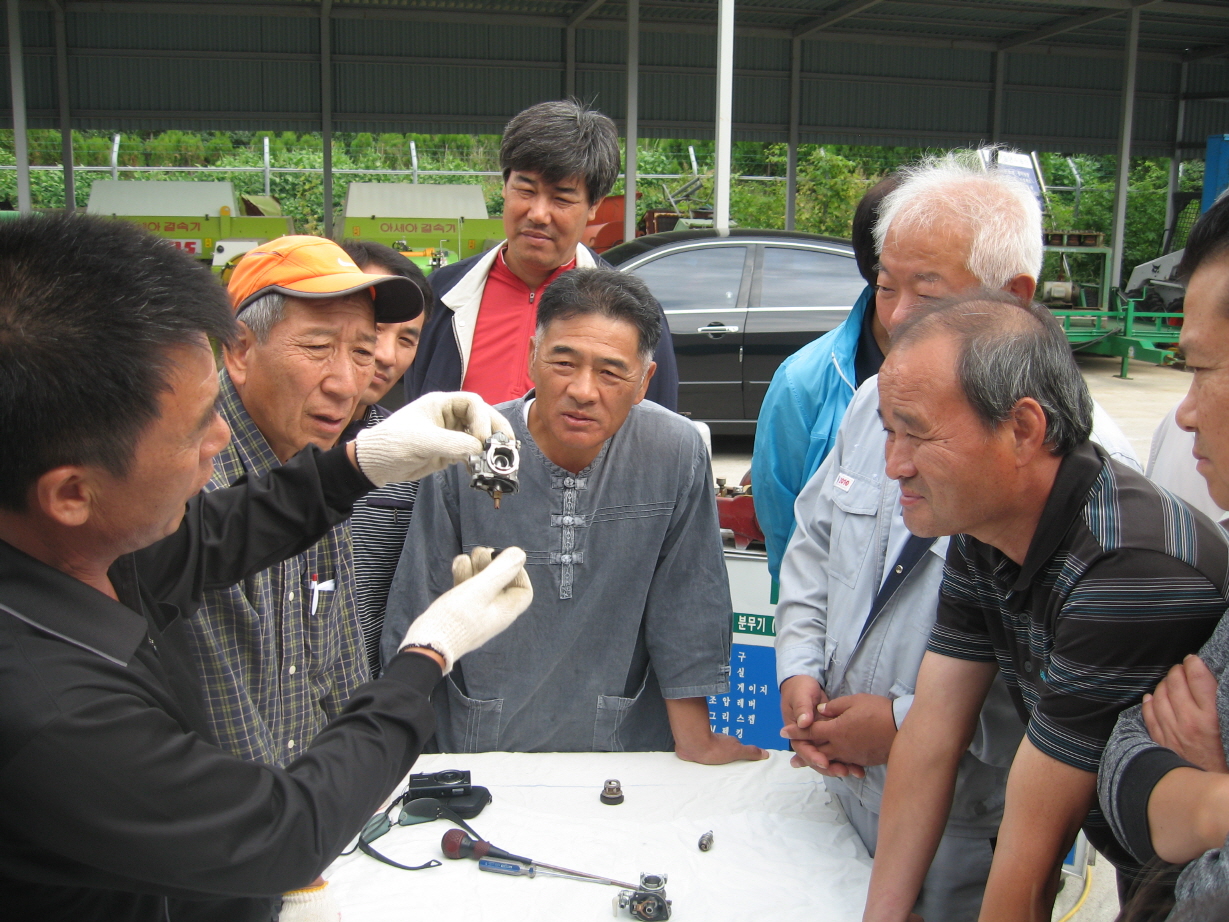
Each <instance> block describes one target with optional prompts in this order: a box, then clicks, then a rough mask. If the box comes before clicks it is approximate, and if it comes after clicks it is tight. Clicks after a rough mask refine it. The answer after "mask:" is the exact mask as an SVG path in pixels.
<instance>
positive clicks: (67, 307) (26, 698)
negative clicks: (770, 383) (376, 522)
mask: <svg viewBox="0 0 1229 922" xmlns="http://www.w3.org/2000/svg"><path fill="white" fill-rule="evenodd" d="M234 335H235V328H234V322H233V320H232V318H231V311H230V307H229V305H228V303H227V300H226V295H225V293H224V292H223V290H222V289H221V287H220V286H218V285H217V284H216V283H215V282H214V281H213V280H212V279H211V278H210V277H209V275H208V274H206V273H204V272H202V271H201V270H200V269H199V268H198V267H196V266H195V265H194V264H193V263H192V261H191V260H190V259H189V258H188V257H186V256H184V255H183V254H180V253H178V252H177V251H176V250H174V248H172V247H171V246H170V245H169V244H166V243H164V242H162V241H158V240H155V239H154V238H152V237H149V236H148V235H146V234H145V233H144V232H143V231H141V230H139V229H137V228H136V227H135V226H130V225H127V224H123V223H122V222H111V221H105V220H102V219H97V218H83V217H73V216H63V217H39V218H37V219H22V220H19V221H15V222H11V223H8V224H6V225H4V226H3V227H0V432H3V433H4V437H3V438H0V700H3V701H4V708H3V709H2V710H0V790H2V791H3V792H4V806H3V808H0V892H3V894H4V897H3V904H4V912H5V915H6V917H7V918H20V919H26V918H31V919H35V918H36V919H40V920H47V919H108V920H111V919H124V920H146V919H148V920H151V922H152V920H168V919H169V920H180V919H216V920H219V922H221V920H226V922H236V920H241V922H245V920H262V922H263V920H269V919H272V918H274V917H275V915H276V914H277V911H278V909H277V898H278V897H277V895H278V894H281V893H284V892H286V891H290V890H293V889H295V888H302V887H304V886H305V885H307V884H308V883H310V882H311V881H313V880H315V879H316V878H317V876H318V875H319V874H320V872H321V871H322V870H323V869H324V868H325V867H326V866H327V865H328V864H329V863H330V862H331V861H332V860H333V859H334V858H335V857H336V856H337V854H338V853H339V852H340V851H341V849H342V848H344V847H345V844H346V843H347V842H348V841H349V840H350V839H352V838H353V837H354V836H355V835H356V834H357V833H358V831H359V829H360V827H361V826H362V825H363V823H364V821H365V820H366V819H367V818H368V817H369V816H371V814H372V813H373V812H374V811H375V810H376V809H377V808H378V807H379V805H380V804H381V802H382V801H383V800H384V799H385V798H386V797H387V796H388V795H389V793H391V791H392V790H393V788H394V786H395V785H396V784H397V783H398V782H399V781H400V780H401V779H402V778H403V777H404V775H405V773H406V772H407V771H408V770H409V768H410V766H411V765H412V764H413V762H414V759H415V758H416V757H417V755H418V753H419V752H420V751H421V748H422V745H423V743H424V741H425V740H426V739H427V738H428V737H430V735H431V733H432V732H433V730H434V719H433V715H432V710H431V706H430V703H429V701H428V695H429V693H430V690H431V688H432V687H433V686H434V685H435V683H436V682H438V681H439V678H440V676H441V674H446V673H447V672H448V671H449V669H450V668H451V666H452V663H453V661H454V660H455V659H457V658H458V657H459V656H461V655H462V654H463V653H465V652H467V651H468V650H471V649H473V648H475V647H476V646H479V645H481V644H482V643H483V642H484V641H485V640H486V639H487V638H489V637H491V636H493V635H494V634H496V633H498V632H499V631H500V630H502V629H503V628H504V627H506V626H507V624H509V623H511V621H512V620H513V619H514V618H515V617H516V615H517V614H519V613H520V611H521V610H523V609H524V607H525V606H526V605H528V603H529V601H530V599H531V596H532V593H531V591H530V590H529V589H528V586H529V583H528V580H527V578H526V577H525V575H524V572H523V569H522V566H521V564H522V562H523V561H524V555H523V553H522V552H520V551H519V550H518V549H511V553H508V552H505V553H503V554H501V555H500V556H499V558H498V559H497V560H495V561H494V562H492V563H490V564H489V566H486V567H485V569H483V564H485V563H487V562H488V561H489V560H490V557H489V553H488V555H487V556H485V557H483V556H482V555H478V554H476V555H475V558H474V560H473V561H471V559H470V558H464V557H463V558H458V559H457V562H456V563H455V564H454V574H456V578H457V582H458V584H459V585H458V586H457V588H456V589H454V590H453V591H452V592H451V593H448V594H447V595H446V596H442V597H441V599H440V602H443V603H444V605H443V606H442V607H440V606H438V603H437V605H435V606H432V609H431V611H428V612H426V613H425V614H424V615H423V618H420V619H419V622H417V623H416V625H415V628H414V629H412V630H411V631H410V632H409V633H408V634H407V635H406V639H405V642H404V643H403V644H402V648H401V649H402V652H401V653H400V655H398V656H397V657H396V658H395V660H394V661H393V662H390V664H389V668H388V669H387V670H386V673H385V678H383V679H381V680H379V681H376V682H371V683H368V684H366V685H363V686H362V687H360V688H359V689H358V691H357V692H356V693H355V695H354V696H353V697H352V698H351V700H350V703H349V705H348V706H347V708H346V709H345V711H344V712H343V713H342V714H341V715H340V716H339V717H338V718H336V719H335V720H333V721H332V722H331V723H330V724H329V725H328V726H327V727H326V728H325V729H324V730H323V731H322V732H321V733H320V734H319V735H318V736H317V737H316V739H315V741H314V742H313V743H312V744H311V745H310V746H308V747H305V748H304V750H303V752H302V754H301V755H300V756H299V758H298V759H296V760H295V761H294V762H292V763H291V764H290V765H288V766H287V767H286V768H284V769H282V768H278V767H275V766H270V765H262V764H258V763H254V762H246V761H243V760H241V759H238V758H236V757H234V756H231V755H229V754H227V753H225V752H223V751H222V750H221V749H219V748H218V747H216V746H215V745H213V743H212V741H211V740H210V738H209V731H208V725H207V723H206V722H205V720H204V714H203V711H202V707H201V701H200V697H199V690H198V689H197V688H196V685H195V682H196V680H195V670H194V668H193V665H192V663H191V662H190V661H189V660H188V658H187V652H186V651H187V647H186V645H185V634H184V627H185V621H187V620H189V619H191V618H192V617H193V616H194V614H195V612H196V609H197V607H198V606H199V604H200V599H201V594H202V592H203V591H204V590H205V589H207V588H210V587H214V586H218V585H226V584H229V583H233V582H236V581H238V580H242V579H244V578H245V577H247V576H248V575H250V574H251V573H254V572H256V571H259V570H261V569H264V568H265V567H268V566H269V565H270V564H272V563H275V562H277V561H279V560H282V559H284V558H285V557H287V556H290V555H293V554H296V553H299V552H300V551H301V550H302V549H303V548H305V547H306V546H308V545H310V544H311V543H313V542H314V541H316V540H317V539H318V538H319V537H320V535H321V534H323V533H324V532H325V531H326V530H328V529H329V528H331V527H332V526H333V525H335V524H336V523H338V522H340V521H342V520H343V519H345V517H346V516H348V515H349V514H350V509H351V507H352V506H353V504H354V501H355V500H356V499H357V498H358V497H360V496H362V495H363V494H364V493H365V492H367V491H368V490H370V489H372V487H373V484H382V483H386V482H388V481H390V480H405V479H411V478H415V479H416V478H418V477H420V476H423V475H425V474H426V473H428V472H430V471H433V470H438V469H440V468H442V467H445V466H446V465H447V464H449V463H451V462H453V461H455V460H458V459H459V458H462V457H464V456H465V455H467V454H469V453H471V452H473V451H475V450H477V447H478V445H479V444H480V441H479V440H480V439H481V438H483V437H484V435H487V436H489V434H490V432H491V430H492V428H493V427H494V428H498V429H505V428H506V427H507V423H506V422H505V421H504V420H503V419H502V418H501V417H499V416H498V414H496V413H494V411H492V410H490V408H488V407H486V406H484V405H483V404H482V403H481V401H479V400H478V399H477V398H474V397H473V396H472V395H464V396H462V395H448V394H438V395H432V396H431V397H429V398H427V399H426V400H425V401H420V402H419V403H418V404H416V405H414V406H412V407H406V408H404V409H403V410H402V411H400V412H399V413H397V414H394V416H393V417H390V419H389V420H387V421H386V422H385V423H384V424H383V425H381V426H377V427H374V428H372V429H368V430H365V432H364V435H363V437H361V438H360V439H359V440H357V441H356V442H352V443H349V444H348V445H345V446H341V447H338V448H335V449H332V450H330V451H327V452H322V451H320V450H319V449H318V448H316V447H315V446H309V447H308V448H307V449H305V450H304V451H303V452H300V453H299V454H298V455H296V456H295V457H294V458H292V459H290V460H289V461H288V462H287V463H286V464H284V465H282V466H281V467H279V468H278V469H276V470H274V471H272V472H271V473H270V474H268V475H266V476H265V477H261V478H255V479H244V480H243V481H241V482H240V483H239V484H236V485H235V486H234V487H232V488H230V489H226V490H218V491H216V492H214V493H211V494H208V495H203V494H200V489H201V487H202V486H203V485H204V483H205V482H206V481H207V480H208V479H209V476H210V473H211V470H212V461H213V456H214V455H215V454H217V452H218V451H219V450H221V448H222V447H223V446H224V445H225V444H226V442H227V439H228V438H229V432H228V430H227V427H226V424H225V422H223V421H222V419H221V418H220V416H219V415H218V412H217V409H216V406H215V403H216V399H217V394H218V375H217V370H216V365H215V362H214V357H213V353H212V351H211V349H210V343H209V339H208V337H213V338H214V339H215V340H217V341H219V342H222V343H226V342H229V341H231V340H232V339H233V337H234ZM462 430H464V431H462ZM505 558H507V562H506V563H505ZM479 570H481V572H477V571H479ZM466 577H472V578H469V579H465V578H466ZM424 618H425V619H427V620H428V621H430V622H432V623H431V624H430V625H429V626H428V628H427V629H425V630H423V629H419V628H418V626H417V625H418V624H420V623H421V622H422V620H423V619H424ZM318 896H319V894H318V893H317V894H308V895H305V896H293V895H292V896H291V897H289V898H288V900H287V902H288V903H291V904H293V903H294V902H295V901H296V900H298V901H310V900H312V899H316V898H317V897H318Z"/></svg>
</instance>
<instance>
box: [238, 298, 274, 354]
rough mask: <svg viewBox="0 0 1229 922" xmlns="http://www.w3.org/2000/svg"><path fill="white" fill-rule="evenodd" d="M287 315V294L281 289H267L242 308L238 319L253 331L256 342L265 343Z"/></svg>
mask: <svg viewBox="0 0 1229 922" xmlns="http://www.w3.org/2000/svg"><path fill="white" fill-rule="evenodd" d="M285 316H286V296H285V295H284V294H282V293H281V292H280V291H267V292H265V293H264V294H263V295H261V296H260V297H259V298H257V299H256V300H255V301H253V302H252V303H251V304H249V305H248V306H247V307H245V308H244V309H243V310H241V311H240V312H239V316H238V318H236V319H238V320H239V321H241V322H242V323H243V325H244V326H246V327H247V328H248V329H249V330H251V331H252V335H253V336H255V337H256V342H258V343H263V342H266V341H267V340H268V339H269V334H270V333H271V332H273V328H274V327H275V326H277V325H278V324H279V323H281V322H282V318H283V317H285Z"/></svg>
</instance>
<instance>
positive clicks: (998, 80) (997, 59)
mask: <svg viewBox="0 0 1229 922" xmlns="http://www.w3.org/2000/svg"><path fill="white" fill-rule="evenodd" d="M1006 77H1007V52H1006V51H996V52H995V53H994V99H993V100H991V102H990V143H991V144H998V143H999V141H1001V140H1002V139H1003V84H1004V81H1005V80H1006Z"/></svg>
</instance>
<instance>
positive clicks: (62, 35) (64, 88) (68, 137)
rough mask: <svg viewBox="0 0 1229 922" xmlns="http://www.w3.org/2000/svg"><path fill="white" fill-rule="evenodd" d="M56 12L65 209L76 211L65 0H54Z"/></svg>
mask: <svg viewBox="0 0 1229 922" xmlns="http://www.w3.org/2000/svg"><path fill="white" fill-rule="evenodd" d="M51 5H52V9H53V11H54V13H55V78H56V95H57V96H58V97H59V103H60V162H61V163H62V164H63V165H64V210H65V211H76V209H77V187H76V183H75V182H74V177H73V128H72V121H71V112H70V109H69V98H68V35H67V29H66V27H65V15H64V0H52V4H51Z"/></svg>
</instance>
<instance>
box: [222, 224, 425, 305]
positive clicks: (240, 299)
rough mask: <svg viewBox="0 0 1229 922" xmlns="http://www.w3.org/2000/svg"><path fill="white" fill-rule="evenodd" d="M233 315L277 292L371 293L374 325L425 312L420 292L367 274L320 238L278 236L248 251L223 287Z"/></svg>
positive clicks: (303, 295)
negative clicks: (257, 300) (228, 295)
mask: <svg viewBox="0 0 1229 922" xmlns="http://www.w3.org/2000/svg"><path fill="white" fill-rule="evenodd" d="M226 290H227V292H228V293H229V294H230V301H231V304H233V305H234V308H235V313H236V314H242V313H243V310H244V308H246V307H247V306H248V305H250V304H251V303H252V302H253V301H255V300H256V299H257V298H259V297H260V296H261V295H265V294H268V293H269V292H271V291H278V292H281V293H282V294H284V295H290V296H291V297H294V298H337V297H340V296H342V295H348V294H353V293H355V292H358V291H370V292H371V299H372V303H373V304H374V306H375V312H376V323H402V322H404V321H406V320H413V319H414V318H415V317H417V316H418V315H419V314H421V313H422V309H423V297H422V292H421V291H419V290H418V286H417V285H415V284H414V283H413V282H411V281H410V280H409V279H407V278H402V277H401V276H399V275H367V274H366V273H365V272H363V271H362V270H361V269H360V268H359V267H358V266H356V265H355V264H354V260H352V259H351V258H350V257H349V256H348V255H347V254H346V251H345V250H343V249H342V248H341V247H339V246H338V245H337V244H336V243H334V242H333V241H332V240H326V239H325V238H324V237H308V236H304V235H299V236H293V237H278V238H277V239H276V240H270V241H269V242H268V243H266V244H263V245H261V246H259V247H257V248H256V249H254V250H249V251H248V252H247V254H246V255H245V256H244V257H243V259H241V260H239V263H238V265H236V266H235V272H234V274H233V275H232V276H231V277H230V283H229V284H228V285H227V286H226Z"/></svg>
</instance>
